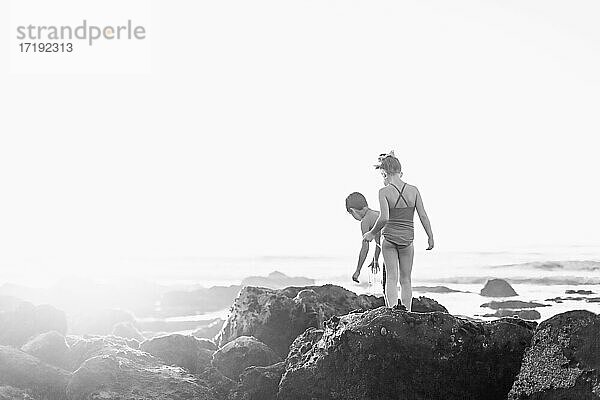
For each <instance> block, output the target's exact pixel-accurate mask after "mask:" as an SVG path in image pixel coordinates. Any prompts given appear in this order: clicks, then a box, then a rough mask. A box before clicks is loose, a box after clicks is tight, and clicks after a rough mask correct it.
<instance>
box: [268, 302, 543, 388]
mask: <svg viewBox="0 0 600 400" xmlns="http://www.w3.org/2000/svg"><path fill="white" fill-rule="evenodd" d="M533 326H535V324H533V323H526V322H524V321H521V320H518V319H501V320H498V321H494V322H489V323H474V322H470V321H467V320H463V319H460V318H456V317H454V316H452V315H449V314H446V313H439V312H436V313H426V314H419V313H407V312H405V311H397V310H392V309H389V308H384V307H381V308H378V309H376V310H370V311H366V312H364V313H354V314H349V315H346V316H343V317H341V318H337V317H335V318H332V319H331V320H329V321H328V323H327V324H326V328H325V331H324V333H321V332H319V331H316V330H308V331H306V332H305V333H304V334H303V335H302V336H300V337H299V338H298V339H297V340H296V341H295V342H294V344H293V345H292V348H291V350H290V356H289V357H288V359H287V362H286V372H285V374H284V376H283V379H282V380H281V383H280V386H279V395H278V399H279V400H297V399H298V400H299V399H307V400H308V399H313V398H317V399H321V400H326V399H345V400H359V399H360V400H362V399H416V400H421V399H423V400H424V399H444V400H454V399H456V400H458V399H460V400H464V399H490V400H494V399H505V398H506V395H507V394H508V392H509V390H510V388H511V385H512V382H513V380H514V378H515V376H516V375H517V373H518V371H519V368H520V365H521V358H522V356H523V354H524V352H525V349H526V348H527V347H528V345H529V343H530V341H531V337H532V335H533V330H534V328H533Z"/></svg>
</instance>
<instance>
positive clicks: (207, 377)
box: [198, 367, 236, 400]
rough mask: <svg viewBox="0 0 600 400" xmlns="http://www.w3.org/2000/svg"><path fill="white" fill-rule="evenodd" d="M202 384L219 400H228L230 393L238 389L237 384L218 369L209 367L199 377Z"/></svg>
mask: <svg viewBox="0 0 600 400" xmlns="http://www.w3.org/2000/svg"><path fill="white" fill-rule="evenodd" d="M198 379H199V380H200V382H201V383H202V384H203V385H204V386H206V387H208V388H210V390H211V391H212V392H213V393H214V394H215V397H216V398H217V399H218V400H227V398H228V397H229V393H230V392H231V391H232V390H233V389H234V388H235V387H236V383H235V382H234V381H233V380H231V379H229V378H228V377H226V376H225V375H223V374H222V373H221V372H220V371H219V370H218V369H216V368H214V367H208V368H206V369H205V370H204V372H202V373H201V374H200V375H198Z"/></svg>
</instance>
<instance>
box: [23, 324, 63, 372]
mask: <svg viewBox="0 0 600 400" xmlns="http://www.w3.org/2000/svg"><path fill="white" fill-rule="evenodd" d="M21 350H23V351H24V352H25V353H27V354H31V355H32V356H34V357H37V358H39V359H40V360H42V361H44V362H46V363H48V364H51V365H54V366H57V367H60V368H63V369H69V346H68V345H67V342H66V340H65V337H64V336H63V335H62V334H60V333H59V332H56V331H50V332H46V333H42V334H40V335H38V336H36V337H35V338H33V339H31V340H30V341H29V342H27V343H25V344H24V345H23V347H21Z"/></svg>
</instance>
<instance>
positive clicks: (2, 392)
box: [0, 386, 36, 400]
mask: <svg viewBox="0 0 600 400" xmlns="http://www.w3.org/2000/svg"><path fill="white" fill-rule="evenodd" d="M0 400H36V398H35V397H32V396H31V395H30V394H29V393H27V391H25V390H22V389H17V388H14V387H12V386H0Z"/></svg>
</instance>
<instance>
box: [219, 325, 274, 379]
mask: <svg viewBox="0 0 600 400" xmlns="http://www.w3.org/2000/svg"><path fill="white" fill-rule="evenodd" d="M280 361H281V358H280V357H279V356H278V355H277V354H276V353H275V352H274V351H273V350H271V349H270V348H269V347H268V346H267V345H265V344H264V343H262V342H260V341H258V340H256V338H254V337H251V336H240V337H238V338H236V339H235V340H233V341H231V342H229V343H227V344H225V345H224V346H223V347H221V348H220V349H219V350H217V352H216V353H215V354H214V355H213V361H212V364H213V366H214V367H215V368H217V369H218V370H219V371H220V372H221V373H222V374H223V375H225V376H226V377H228V378H230V379H233V380H237V379H238V377H239V376H240V374H241V373H242V371H244V369H246V368H247V367H251V366H256V367H266V366H268V365H272V364H275V363H278V362H280Z"/></svg>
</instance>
